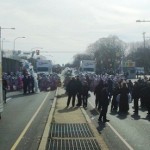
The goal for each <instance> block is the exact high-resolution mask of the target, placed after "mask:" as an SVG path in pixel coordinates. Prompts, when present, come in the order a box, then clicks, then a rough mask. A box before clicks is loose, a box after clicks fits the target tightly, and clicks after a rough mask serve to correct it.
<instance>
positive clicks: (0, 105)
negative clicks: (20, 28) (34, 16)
mask: <svg viewBox="0 0 150 150" xmlns="http://www.w3.org/2000/svg"><path fill="white" fill-rule="evenodd" d="M2 29H12V30H14V29H15V28H2V27H1V26H0V119H1V112H3V88H2V86H3V84H2V83H3V82H2V49H1V30H2Z"/></svg>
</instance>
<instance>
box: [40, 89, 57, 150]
mask: <svg viewBox="0 0 150 150" xmlns="http://www.w3.org/2000/svg"><path fill="white" fill-rule="evenodd" d="M57 95H58V88H57V90H56V94H55V97H54V101H53V104H52V107H51V110H50V113H49V116H48V120H47V122H46V126H45V129H44V132H43V136H42V138H41V142H40V145H39V148H38V150H45V149H46V146H47V140H48V138H49V131H50V123H51V122H52V119H53V114H54V111H55V106H56V101H57Z"/></svg>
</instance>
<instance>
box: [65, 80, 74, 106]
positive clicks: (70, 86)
mask: <svg viewBox="0 0 150 150" xmlns="http://www.w3.org/2000/svg"><path fill="white" fill-rule="evenodd" d="M66 92H67V94H68V101H67V107H68V106H69V104H70V100H71V99H72V107H74V105H75V97H76V94H77V83H76V80H75V78H74V77H72V79H71V80H70V81H69V83H68V84H67V87H66Z"/></svg>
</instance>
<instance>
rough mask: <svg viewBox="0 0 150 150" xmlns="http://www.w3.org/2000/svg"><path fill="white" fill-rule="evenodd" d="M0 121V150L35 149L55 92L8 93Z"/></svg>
mask: <svg viewBox="0 0 150 150" xmlns="http://www.w3.org/2000/svg"><path fill="white" fill-rule="evenodd" d="M8 95H10V96H9V98H8V101H7V103H6V104H4V111H3V113H2V119H1V120H0V150H10V149H18V150H33V149H37V148H38V145H39V142H40V139H41V137H42V134H43V130H44V128H45V123H46V121H47V118H48V114H49V111H50V108H51V104H52V102H53V99H54V95H55V91H51V92H40V93H39V94H30V95H23V94H22V92H13V93H9V94H8Z"/></svg>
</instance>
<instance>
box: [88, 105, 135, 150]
mask: <svg viewBox="0 0 150 150" xmlns="http://www.w3.org/2000/svg"><path fill="white" fill-rule="evenodd" d="M89 103H90V105H91V106H92V107H93V108H94V106H93V104H92V103H91V102H89ZM95 110H96V109H95ZM96 111H97V110H96ZM97 112H98V111H97ZM98 113H99V112H98ZM107 124H108V126H109V127H110V128H111V129H112V131H114V133H115V134H116V135H117V136H118V137H119V138H120V140H121V141H122V142H123V143H124V144H125V145H126V146H127V147H128V148H129V150H134V149H133V147H132V146H130V145H129V144H128V143H127V142H126V140H125V139H124V138H123V137H122V136H121V135H120V134H119V133H118V131H117V130H116V129H115V128H114V127H113V126H112V125H111V124H110V123H109V122H107Z"/></svg>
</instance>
